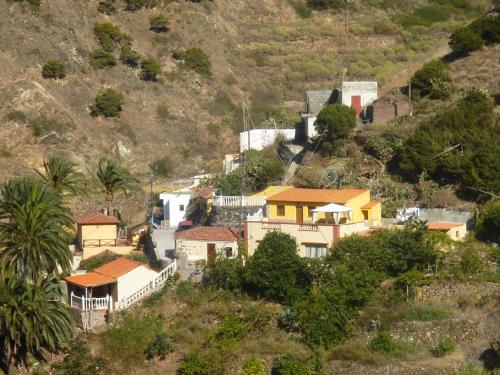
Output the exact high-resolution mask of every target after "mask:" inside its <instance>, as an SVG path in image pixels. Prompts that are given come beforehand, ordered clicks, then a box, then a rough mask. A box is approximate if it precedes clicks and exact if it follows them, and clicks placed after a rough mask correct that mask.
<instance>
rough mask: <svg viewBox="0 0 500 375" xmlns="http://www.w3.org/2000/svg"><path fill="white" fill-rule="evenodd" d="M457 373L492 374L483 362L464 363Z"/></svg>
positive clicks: (459, 374) (466, 374)
mask: <svg viewBox="0 0 500 375" xmlns="http://www.w3.org/2000/svg"><path fill="white" fill-rule="evenodd" d="M457 375H491V373H490V372H489V371H488V370H486V369H485V368H484V366H483V365H482V364H481V363H463V364H462V365H461V366H460V368H459V369H458V372H457Z"/></svg>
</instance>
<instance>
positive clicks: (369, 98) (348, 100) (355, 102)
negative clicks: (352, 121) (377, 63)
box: [340, 81, 378, 117]
mask: <svg viewBox="0 0 500 375" xmlns="http://www.w3.org/2000/svg"><path fill="white" fill-rule="evenodd" d="M340 97H341V103H342V104H343V105H347V106H349V107H352V108H354V110H355V111H356V117H358V116H359V114H360V113H361V110H362V109H363V108H364V107H366V106H367V105H369V104H372V103H373V102H374V101H375V100H377V98H378V85H377V81H357V82H342V91H341V94H340Z"/></svg>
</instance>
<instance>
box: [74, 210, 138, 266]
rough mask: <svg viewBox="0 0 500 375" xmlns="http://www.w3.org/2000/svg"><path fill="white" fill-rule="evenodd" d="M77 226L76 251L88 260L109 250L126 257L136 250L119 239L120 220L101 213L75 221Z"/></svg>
mask: <svg viewBox="0 0 500 375" xmlns="http://www.w3.org/2000/svg"><path fill="white" fill-rule="evenodd" d="M73 220H74V221H75V224H76V249H77V250H78V251H81V252H82V259H87V258H90V257H93V256H95V255H98V254H100V253H102V252H104V251H106V250H109V251H111V252H113V253H115V254H118V255H126V254H129V253H130V252H132V251H133V250H134V247H133V246H132V245H131V244H130V243H129V242H128V241H127V239H124V238H123V239H122V238H119V237H118V224H119V220H118V219H117V218H116V217H114V216H107V215H104V214H101V213H87V214H85V215H81V216H77V217H75V218H74V219H73Z"/></svg>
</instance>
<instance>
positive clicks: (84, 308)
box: [82, 296, 87, 311]
mask: <svg viewBox="0 0 500 375" xmlns="http://www.w3.org/2000/svg"><path fill="white" fill-rule="evenodd" d="M86 307H87V306H85V296H82V310H83V311H86V310H87V309H86Z"/></svg>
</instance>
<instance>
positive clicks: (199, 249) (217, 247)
mask: <svg viewBox="0 0 500 375" xmlns="http://www.w3.org/2000/svg"><path fill="white" fill-rule="evenodd" d="M175 251H176V252H179V253H183V254H184V255H186V256H187V258H188V260H189V261H198V260H204V261H206V262H212V261H214V260H215V259H216V258H217V256H219V255H221V254H222V255H223V256H225V257H227V258H234V257H236V256H238V235H237V234H236V231H234V230H232V229H231V228H227V227H195V228H193V229H189V230H186V231H182V232H178V233H176V234H175Z"/></svg>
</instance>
